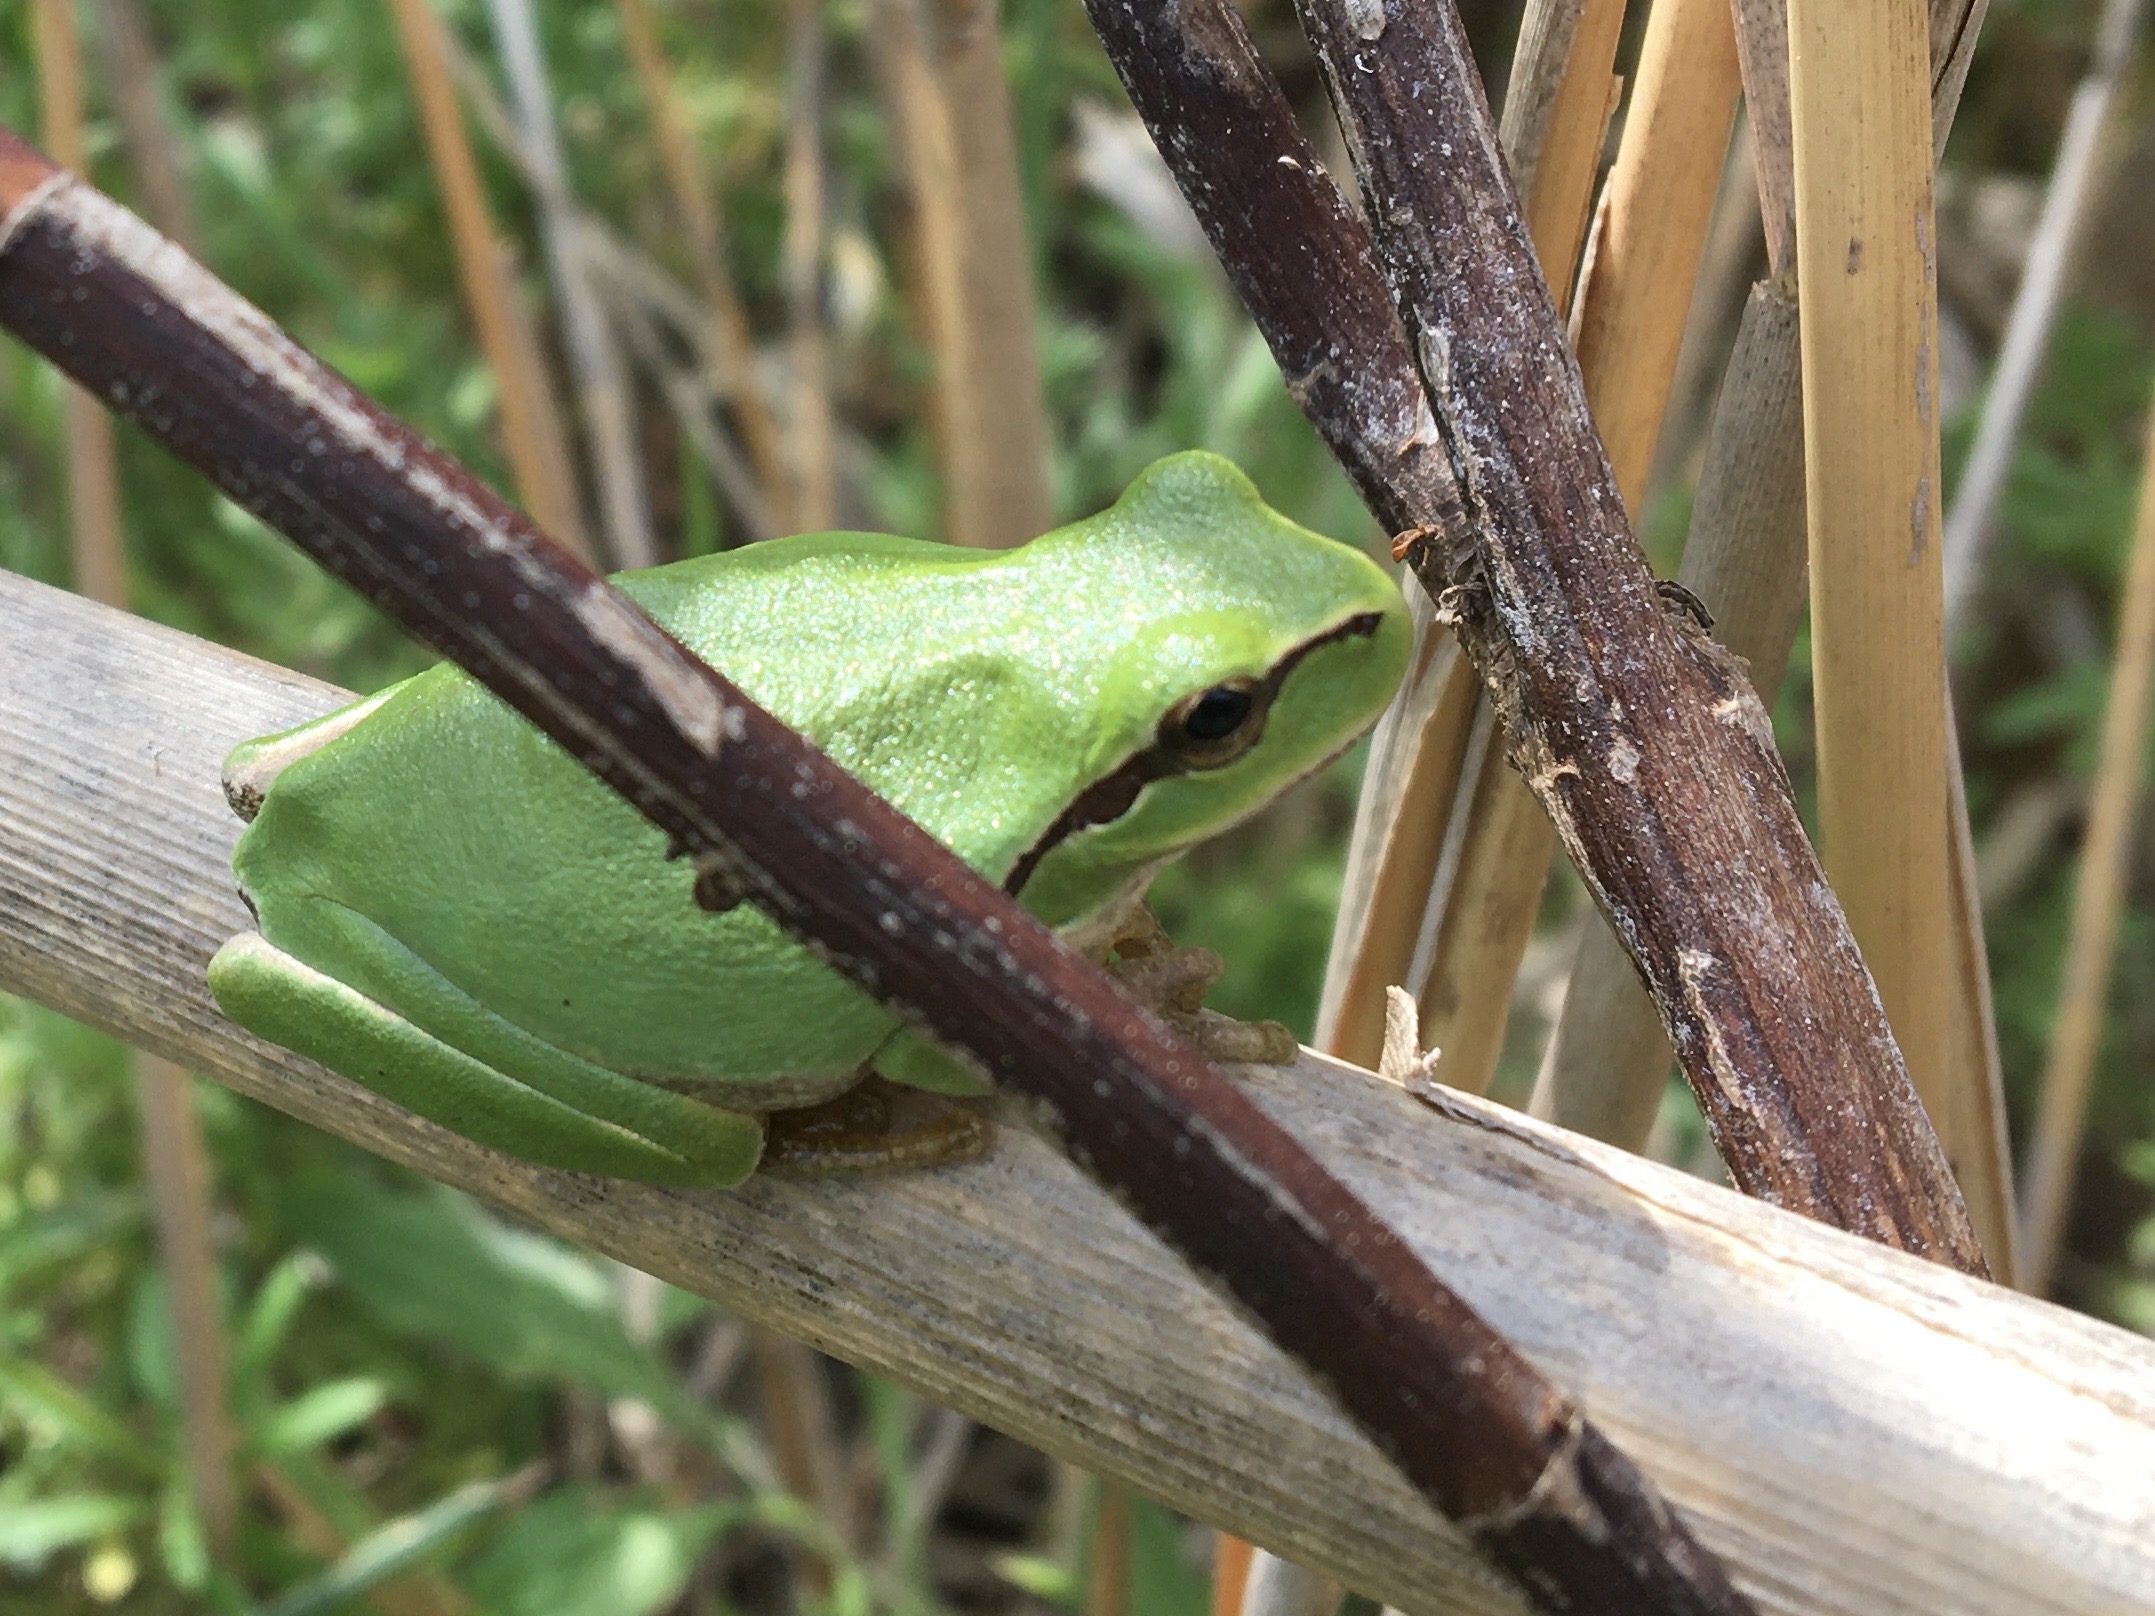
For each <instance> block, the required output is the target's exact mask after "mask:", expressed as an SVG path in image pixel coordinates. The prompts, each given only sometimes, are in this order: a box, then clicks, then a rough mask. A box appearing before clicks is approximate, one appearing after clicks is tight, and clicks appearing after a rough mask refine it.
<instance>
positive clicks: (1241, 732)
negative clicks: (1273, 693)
mask: <svg viewBox="0 0 2155 1616" xmlns="http://www.w3.org/2000/svg"><path fill="white" fill-rule="evenodd" d="M1269 694H1270V692H1269V691H1268V690H1266V689H1265V688H1264V687H1263V686H1261V685H1259V684H1258V683H1257V681H1256V680H1254V679H1230V680H1228V681H1227V682H1226V683H1225V684H1218V685H1214V686H1213V687H1212V688H1211V689H1209V690H1200V691H1197V692H1196V693H1194V694H1192V695H1188V696H1184V697H1183V698H1182V700H1180V701H1178V702H1176V703H1175V705H1174V706H1172V707H1170V708H1169V709H1168V710H1167V716H1166V717H1165V718H1163V719H1161V720H1160V749H1161V750H1162V751H1163V752H1165V753H1166V754H1167V755H1168V756H1169V757H1171V758H1173V759H1174V760H1175V761H1176V762H1177V763H1179V764H1180V765H1181V766H1182V767H1183V768H1186V769H1217V768H1220V767H1221V766H1223V765H1225V764H1229V763H1232V762H1234V760H1235V759H1236V758H1238V757H1240V756H1242V754H1243V753H1245V752H1247V751H1248V750H1249V749H1250V748H1251V747H1253V746H1255V745H1256V744H1257V737H1258V736H1260V735H1262V734H1263V733H1264V728H1265V708H1266V707H1267V706H1268V705H1270V703H1269V702H1268V701H1267V700H1266V697H1267V696H1268V695H1269Z"/></svg>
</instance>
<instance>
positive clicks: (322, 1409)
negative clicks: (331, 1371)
mask: <svg viewBox="0 0 2155 1616" xmlns="http://www.w3.org/2000/svg"><path fill="white" fill-rule="evenodd" d="M388 1400H389V1393H388V1389H387V1388H386V1387H384V1386H383V1385H382V1383H381V1382H380V1381H378V1380H373V1379H370V1378H367V1377H364V1376H355V1377H353V1378H352V1379H350V1380H333V1381H330V1382H329V1383H328V1384H327V1385H323V1386H316V1387H313V1388H312V1389H310V1390H308V1391H305V1392H302V1393H301V1394H300V1395H299V1396H297V1397H295V1398H293V1399H292V1401H291V1402H289V1403H287V1404H285V1405H284V1407H282V1408H280V1409H278V1410H277V1412H276V1413H274V1414H272V1415H271V1416H270V1417H269V1419H268V1420H267V1421H266V1422H264V1424H263V1426H262V1429H261V1430H260V1431H259V1432H257V1433H256V1435H255V1439H254V1441H255V1447H256V1448H257V1449H258V1450H259V1451H261V1452H263V1453H267V1454H283V1453H299V1452H303V1451H304V1450H306V1449H308V1448H317V1447H320V1446H321V1445H322V1444H323V1443H325V1442H333V1441H335V1440H336V1439H337V1438H338V1437H340V1436H342V1435H344V1433H345V1432H347V1431H349V1430H352V1429H353V1428H354V1427H356V1426H360V1425H364V1424H365V1423H366V1422H367V1421H368V1420H370V1419H372V1418H373V1417H374V1415H375V1412H376V1411H377V1410H378V1409H380V1408H381V1406H382V1404H383V1403H385V1402H387V1401H388Z"/></svg>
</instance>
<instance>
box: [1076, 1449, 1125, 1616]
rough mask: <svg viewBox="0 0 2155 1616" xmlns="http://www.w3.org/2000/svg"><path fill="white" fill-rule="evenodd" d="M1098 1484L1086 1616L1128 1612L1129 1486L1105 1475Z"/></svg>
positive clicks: (1123, 1615) (1123, 1614)
mask: <svg viewBox="0 0 2155 1616" xmlns="http://www.w3.org/2000/svg"><path fill="white" fill-rule="evenodd" d="M1099 1486H1100V1507H1099V1509H1098V1510H1097V1511H1096V1512H1095V1513H1094V1515H1093V1527H1092V1565H1091V1570H1090V1573H1089V1575H1088V1576H1087V1577H1086V1579H1085V1616H1130V1489H1129V1488H1127V1487H1125V1486H1124V1485H1123V1484H1122V1483H1121V1482H1119V1481H1109V1480H1107V1479H1106V1478H1105V1477H1103V1478H1101V1481H1100V1484H1099Z"/></svg>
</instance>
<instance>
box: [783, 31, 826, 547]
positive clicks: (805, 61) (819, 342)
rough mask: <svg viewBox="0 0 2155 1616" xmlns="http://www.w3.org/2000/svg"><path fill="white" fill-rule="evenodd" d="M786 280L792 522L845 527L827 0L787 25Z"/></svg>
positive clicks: (810, 528)
mask: <svg viewBox="0 0 2155 1616" xmlns="http://www.w3.org/2000/svg"><path fill="white" fill-rule="evenodd" d="M787 28H788V38H787V47H786V97H787V106H788V119H787V125H786V238H785V249H784V251H785V281H786V314H787V321H788V324H789V328H790V329H789V332H788V338H787V341H788V345H789V347H790V348H791V350H792V355H791V357H792V365H791V370H792V374H791V376H790V377H789V379H788V396H787V405H788V408H787V412H786V413H787V422H786V425H787V438H788V455H787V464H788V469H789V470H790V471H791V473H792V477H791V483H792V490H793V505H792V522H793V525H794V526H795V527H796V528H798V529H800V530H802V531H804V532H811V533H816V532H822V531H823V530H825V529H827V528H832V527H835V526H837V524H838V472H837V463H836V431H835V428H834V425H833V421H832V415H831V389H830V374H829V370H828V365H829V360H828V358H827V356H826V354H825V352H824V342H823V205H824V203H823V76H824V45H823V0H791V5H790V16H789V19H788V23H787Z"/></svg>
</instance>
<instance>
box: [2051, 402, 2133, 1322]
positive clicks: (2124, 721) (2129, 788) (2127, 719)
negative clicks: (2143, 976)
mask: <svg viewBox="0 0 2155 1616" xmlns="http://www.w3.org/2000/svg"><path fill="white" fill-rule="evenodd" d="M2151 676H2155V406H2151V407H2150V409H2149V412H2148V442H2147V451H2146V457H2145V459H2144V460H2143V462H2142V469H2141V473H2140V499H2139V504H2138V507H2137V509H2136V510H2135V511H2134V514H2133V549H2132V562H2131V565H2130V566H2129V568H2128V569H2127V572H2126V577H2125V598H2124V601H2123V604H2122V606H2121V607H2120V610H2119V618H2118V643H2117V653H2116V663H2115V666H2114V667H2113V669H2112V672H2111V675H2110V701H2109V705H2108V707H2107V708H2106V709H2105V711H2104V713H2103V741H2102V753H2101V757H2100V760H2099V761H2098V762H2097V764H2096V767H2095V789H2094V792H2093V794H2092V795H2091V796H2090V798H2089V802H2088V829H2087V840H2086V841H2085V842H2084V843H2083V844H2082V847H2081V853H2080V872H2079V876H2078V879H2077V880H2076V882H2075V883H2074V890H2073V919H2072V930H2071V932H2070V933H2069V934H2068V940H2067V942H2066V949H2065V967H2064V974H2063V976H2062V978H2061V982H2062V986H2061V988H2060V992H2059V1000H2058V1015H2057V1021H2056V1023H2055V1024H2054V1027H2053V1030H2052V1032H2051V1035H2050V1056H2049V1059H2048V1060H2047V1061H2046V1062H2045V1063H2044V1067H2043V1090H2042V1106H2041V1109H2040V1110H2039V1111H2038V1112H2037V1114H2036V1119H2035V1134H2034V1138H2033V1139H2032V1140H2031V1141H2030V1144H2029V1148H2028V1182H2027V1188H2026V1190H2025V1191H2024V1192H2023V1199H2022V1205H2021V1226H2020V1229H2021V1232H2020V1274H2019V1282H2020V1287H2021V1289H2023V1290H2025V1291H2028V1292H2029V1293H2030V1294H2032V1295H2037V1296H2040V1295H2042V1294H2044V1293H2045V1292H2046V1291H2047V1290H2048V1289H2049V1288H2050V1283H2051V1280H2052V1278H2053V1276H2054V1275H2055V1274H2056V1272H2057V1265H2058V1252H2059V1247H2060V1245H2061V1243H2062V1241H2063V1237H2064V1233H2065V1215H2066V1213H2067V1211H2068V1210H2070V1208H2071V1205H2072V1192H2073V1177H2074V1168H2075V1165H2076V1162H2077V1158H2078V1156H2079V1152H2080V1134H2081V1127H2082V1124H2083V1122H2084V1121H2085V1119H2086V1116H2087V1104H2088V1085H2089V1079H2090V1077H2091V1076H2092V1074H2093V1072H2094V1070H2095V1057H2096V1055H2097V1054H2098V1053H2099V1051H2100V1049H2101V1044H2102V1030H2103V1006H2104V1003H2105V1001H2106V999H2107V998H2108V995H2109V988H2110V968H2111V965H2112V962H2113V960H2114V958H2115V956H2116V952H2117V934H2118V918H2119V916H2120V915H2121V914H2122V913H2123V911H2124V907H2125V887H2126V882H2127V880H2128V879H2129V877H2130V875H2131V870H2132V855H2133V829H2134V824H2135V821H2136V820H2137V818H2138V816H2139V810H2140V799H2141V796H2142V791H2143V788H2142V784H2141V778H2142V775H2143V773H2144V763H2143V759H2144V758H2145V756H2146V750H2147V731H2148V706H2149V702H2148V689H2149V683H2150V679H2151Z"/></svg>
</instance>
